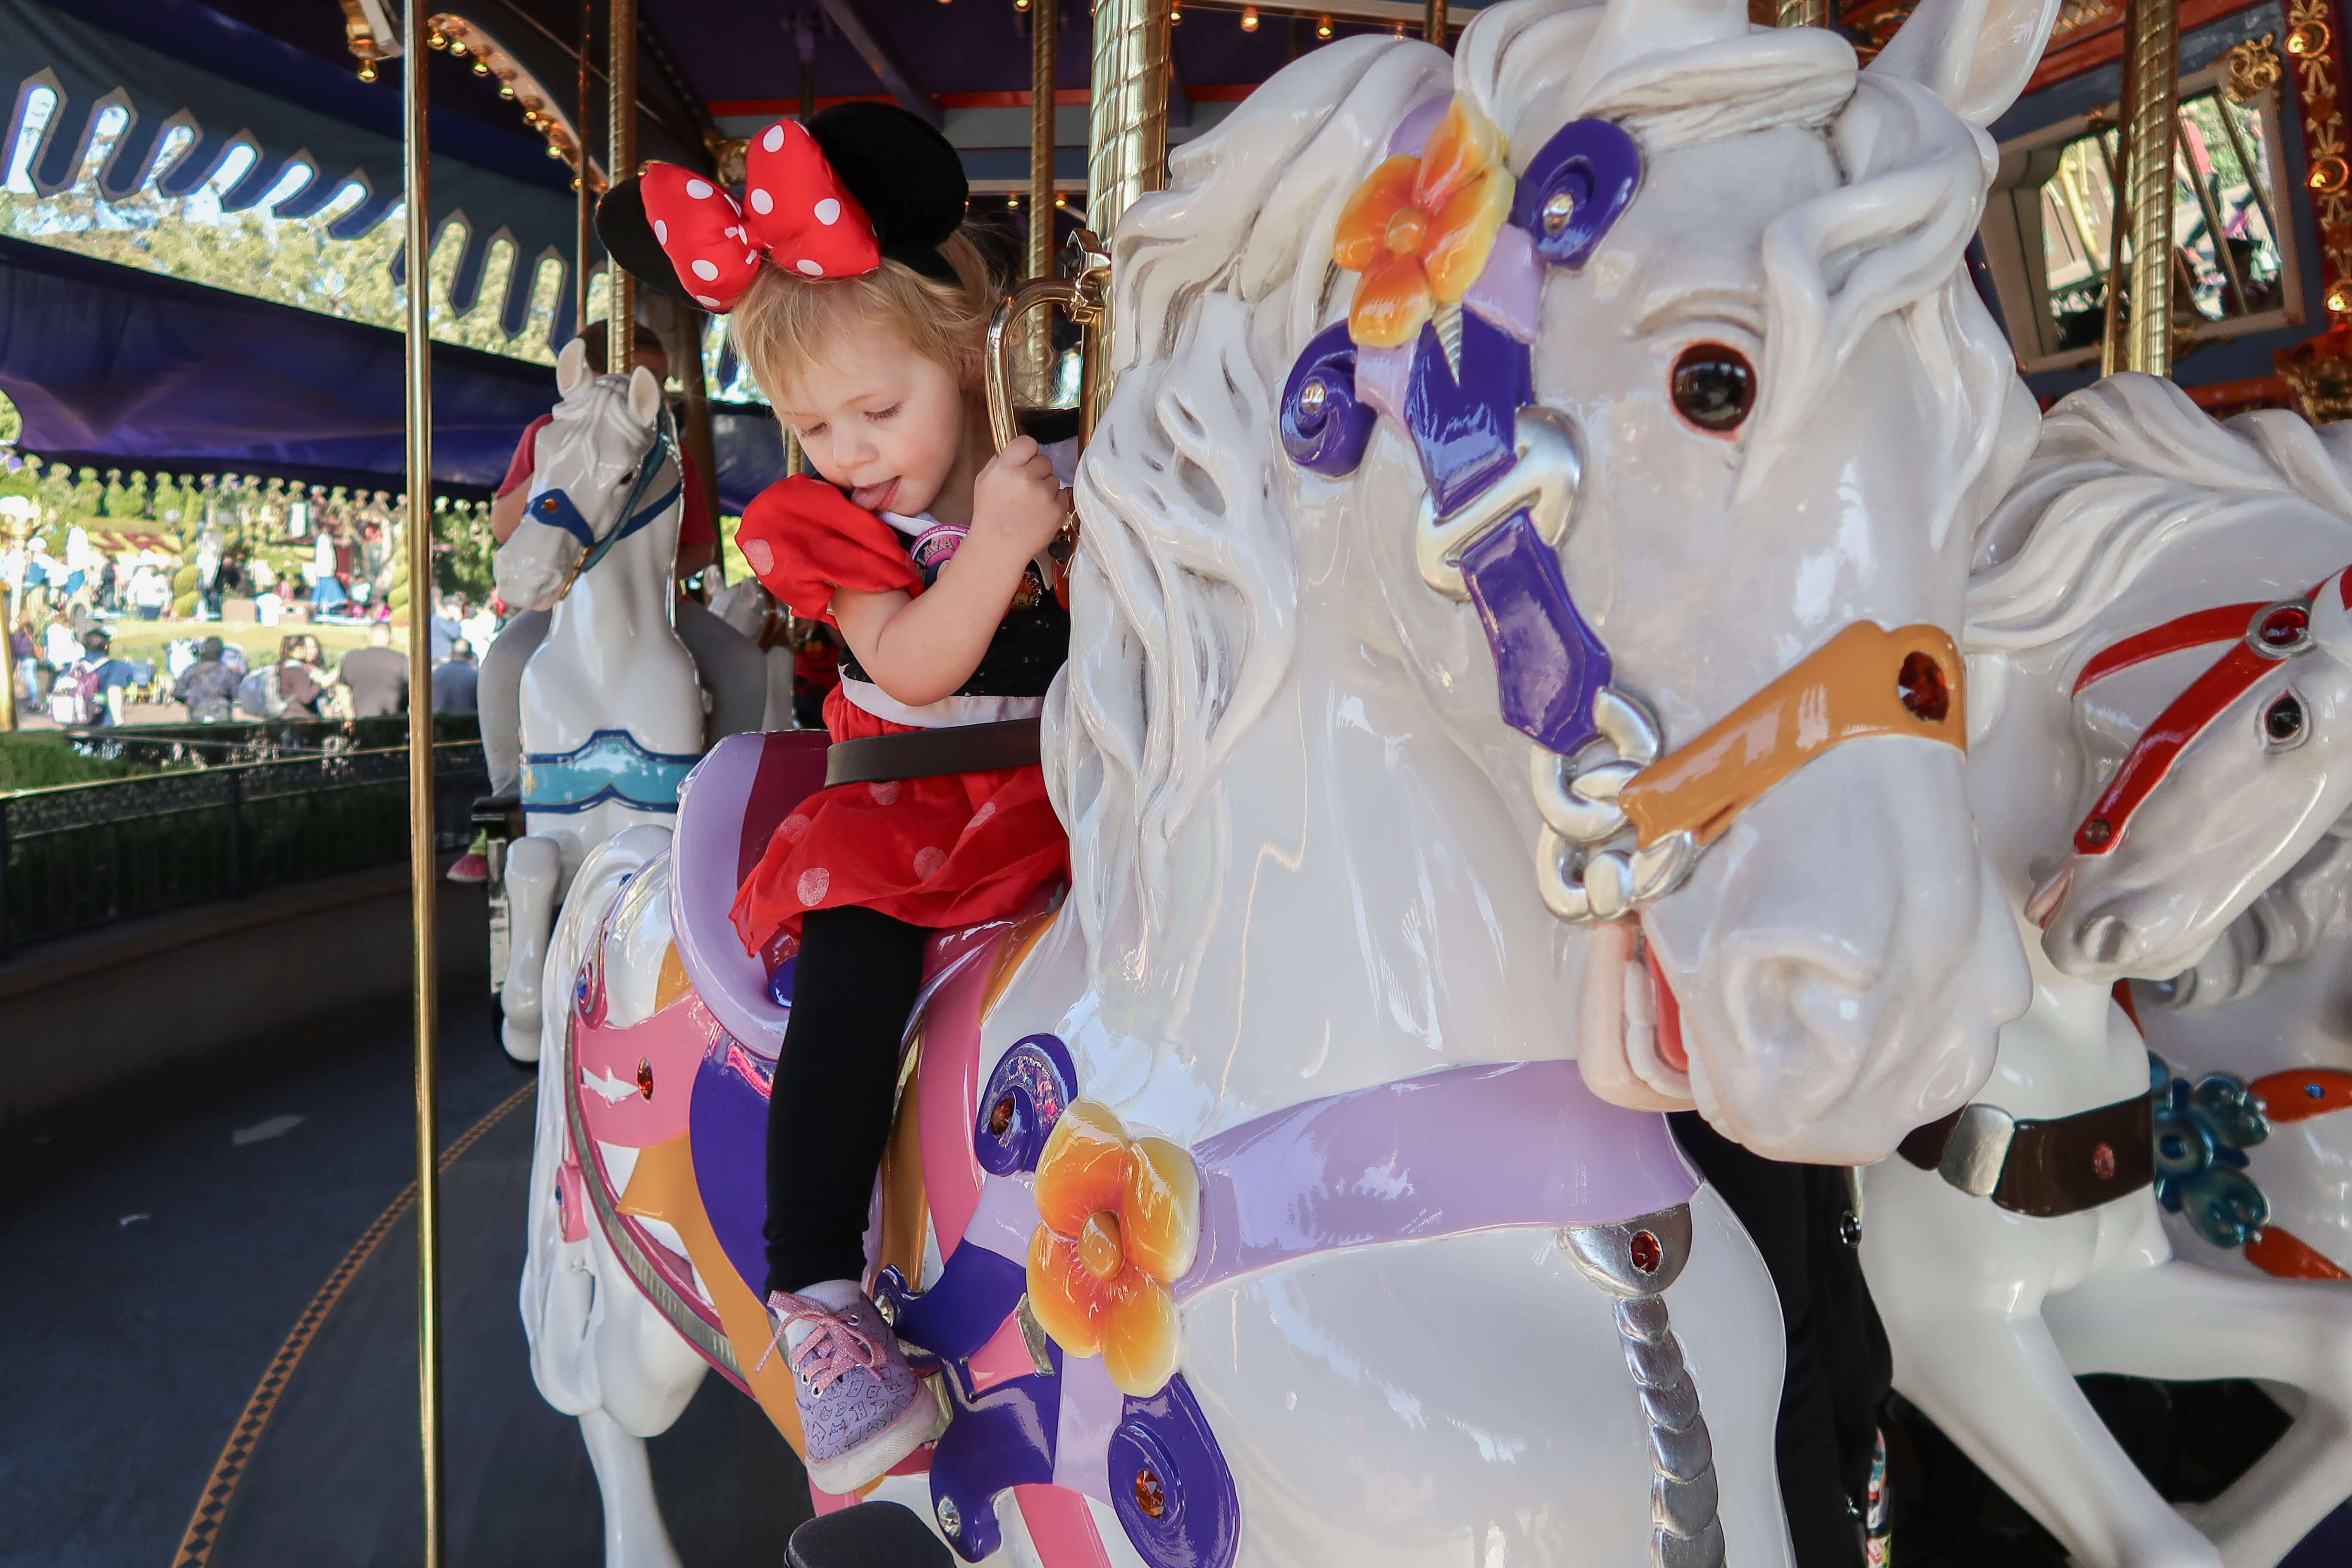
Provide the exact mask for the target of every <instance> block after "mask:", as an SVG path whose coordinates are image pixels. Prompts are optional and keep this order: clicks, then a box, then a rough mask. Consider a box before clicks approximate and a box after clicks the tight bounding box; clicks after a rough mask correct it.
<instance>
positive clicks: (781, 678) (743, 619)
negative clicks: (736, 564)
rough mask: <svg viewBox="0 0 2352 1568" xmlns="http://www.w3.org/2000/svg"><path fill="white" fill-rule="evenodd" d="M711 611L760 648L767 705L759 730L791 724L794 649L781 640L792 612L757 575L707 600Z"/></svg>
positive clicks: (730, 585) (786, 726) (783, 728)
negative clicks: (764, 674) (766, 688)
mask: <svg viewBox="0 0 2352 1568" xmlns="http://www.w3.org/2000/svg"><path fill="white" fill-rule="evenodd" d="M710 613H711V614H712V615H714V616H718V617H719V619H720V620H722V621H725V622H726V623H727V624H728V625H729V626H733V627H734V628H735V629H736V630H737V631H739V632H740V633H742V634H743V637H744V639H745V640H746V641H748V642H750V643H751V644H752V645H753V646H754V647H757V648H759V649H760V658H761V662H762V663H763V664H764V665H765V666H766V668H767V672H768V705H767V710H766V712H765V714H764V715H763V716H762V718H761V721H760V728H761V729H762V730H789V729H791V728H792V727H793V650H792V646H791V645H790V644H789V643H787V642H785V641H784V636H783V634H784V623H785V621H786V620H787V618H788V617H789V616H791V614H792V612H791V611H789V610H787V609H785V608H784V606H783V605H781V604H779V603H778V602H777V600H776V596H775V595H773V594H771V593H769V592H768V590H767V589H766V588H764V587H762V586H761V584H760V580H759V579H758V578H757V577H744V578H740V579H739V580H737V581H735V582H732V583H730V584H727V586H726V587H724V588H722V589H720V590H719V594H718V596H717V597H715V598H713V599H712V600H711V601H710Z"/></svg>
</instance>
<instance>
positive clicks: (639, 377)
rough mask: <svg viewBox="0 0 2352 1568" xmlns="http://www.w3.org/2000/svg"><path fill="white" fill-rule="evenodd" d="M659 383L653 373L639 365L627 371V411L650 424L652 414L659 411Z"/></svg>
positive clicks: (652, 418) (660, 397)
mask: <svg viewBox="0 0 2352 1568" xmlns="http://www.w3.org/2000/svg"><path fill="white" fill-rule="evenodd" d="M661 401H662V393H661V383H660V382H658V381H656V380H655V379H654V373H653V372H651V371H649V370H647V369H646V367H645V366H643V365H639V366H637V367H636V368H635V370H633V371H631V372H629V412H630V413H632V414H635V416H637V418H638V420H639V421H640V422H642V423H644V424H646V425H651V424H652V423H653V422H654V416H655V415H656V414H658V413H660V412H661Z"/></svg>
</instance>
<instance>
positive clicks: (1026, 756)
mask: <svg viewBox="0 0 2352 1568" xmlns="http://www.w3.org/2000/svg"><path fill="white" fill-rule="evenodd" d="M1042 754H1043V753H1042V752H1041V751H1040V750H1039V741H1038V721H1036V720H1034V719H1006V720H1003V721H1001V722H998V723H994V724H956V725H952V726H950V727H948V728H945V729H940V730H917V731H914V732H913V733H911V734H906V735H868V736H866V738H865V739H863V740H858V741H836V742H834V743H833V744H832V745H831V746H828V747H827V748H825V753H824V787H825V788H827V789H831V788H833V787H834V786H835V785H836V784H880V783H882V782H883V781H884V780H886V779H927V778H932V777H935V776H937V775H938V774H940V773H992V772H994V771H995V770H997V769H999V768H1025V767H1027V766H1029V764H1031V763H1034V762H1036V761H1038V760H1039V758H1040V756H1041V755H1042Z"/></svg>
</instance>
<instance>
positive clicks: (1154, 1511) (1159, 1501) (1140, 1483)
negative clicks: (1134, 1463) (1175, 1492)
mask: <svg viewBox="0 0 2352 1568" xmlns="http://www.w3.org/2000/svg"><path fill="white" fill-rule="evenodd" d="M1135 1506H1136V1507H1138V1508H1139V1509H1141V1510H1143V1514H1144V1517H1145V1518H1147V1519H1158V1518H1159V1517H1160V1515H1162V1514H1164V1513H1166V1512H1167V1511H1168V1494H1167V1493H1166V1492H1165V1491H1163V1490H1161V1489H1160V1478H1159V1477H1158V1476H1156V1475H1154V1474H1153V1473H1152V1471H1151V1467H1150V1466H1149V1465H1146V1466H1145V1467H1144V1468H1141V1469H1139V1470H1138V1471H1136V1472H1135Z"/></svg>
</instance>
